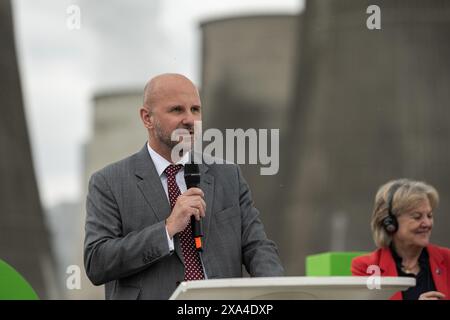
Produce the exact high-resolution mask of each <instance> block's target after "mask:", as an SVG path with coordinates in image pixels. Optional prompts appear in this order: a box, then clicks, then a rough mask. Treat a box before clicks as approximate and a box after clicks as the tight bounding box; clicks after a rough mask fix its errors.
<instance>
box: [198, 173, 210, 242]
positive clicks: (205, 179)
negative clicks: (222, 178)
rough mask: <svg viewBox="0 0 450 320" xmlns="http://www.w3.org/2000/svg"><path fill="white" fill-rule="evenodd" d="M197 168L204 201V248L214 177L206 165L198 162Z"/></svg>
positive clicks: (206, 238) (208, 227)
mask: <svg viewBox="0 0 450 320" xmlns="http://www.w3.org/2000/svg"><path fill="white" fill-rule="evenodd" d="M199 169H200V173H201V180H200V189H202V190H203V193H204V194H205V202H206V212H205V218H204V219H203V234H204V236H203V247H204V248H206V246H207V240H208V235H209V230H210V225H211V219H212V217H211V215H212V205H213V199H214V177H213V176H212V175H210V174H208V173H207V171H208V169H209V167H208V166H207V165H205V164H200V165H199Z"/></svg>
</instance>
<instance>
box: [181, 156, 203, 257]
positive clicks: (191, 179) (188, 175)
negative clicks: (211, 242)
mask: <svg viewBox="0 0 450 320" xmlns="http://www.w3.org/2000/svg"><path fill="white" fill-rule="evenodd" d="M184 180H185V181H186V187H187V188H188V189H189V188H199V187H200V169H199V167H198V164H196V163H193V161H192V163H186V164H185V165H184ZM191 227H192V235H193V236H194V241H195V248H196V249H197V251H203V245H202V237H203V227H202V220H200V221H197V219H195V216H191Z"/></svg>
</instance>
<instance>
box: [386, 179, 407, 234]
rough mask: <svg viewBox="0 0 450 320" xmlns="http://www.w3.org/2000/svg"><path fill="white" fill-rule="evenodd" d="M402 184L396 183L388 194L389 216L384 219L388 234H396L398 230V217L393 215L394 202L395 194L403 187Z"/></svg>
mask: <svg viewBox="0 0 450 320" xmlns="http://www.w3.org/2000/svg"><path fill="white" fill-rule="evenodd" d="M402 185H403V184H402V183H399V182H398V183H394V184H393V185H392V186H391V188H390V189H389V192H388V197H387V201H386V202H387V204H388V215H387V217H386V218H384V219H383V221H382V224H383V227H384V229H385V230H386V231H387V232H388V233H395V232H397V230H398V221H397V217H396V216H395V215H394V214H393V213H392V201H393V200H394V195H395V192H397V190H398V189H399V188H400V187H401V186H402Z"/></svg>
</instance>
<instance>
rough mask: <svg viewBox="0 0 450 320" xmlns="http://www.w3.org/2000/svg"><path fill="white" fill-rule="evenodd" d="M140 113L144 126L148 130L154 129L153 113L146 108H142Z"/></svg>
mask: <svg viewBox="0 0 450 320" xmlns="http://www.w3.org/2000/svg"><path fill="white" fill-rule="evenodd" d="M139 113H140V115H141V120H142V122H143V123H144V126H145V127H146V128H147V129H150V128H152V127H153V116H152V113H151V112H150V111H149V110H148V108H146V107H144V106H143V107H142V108H141V109H139Z"/></svg>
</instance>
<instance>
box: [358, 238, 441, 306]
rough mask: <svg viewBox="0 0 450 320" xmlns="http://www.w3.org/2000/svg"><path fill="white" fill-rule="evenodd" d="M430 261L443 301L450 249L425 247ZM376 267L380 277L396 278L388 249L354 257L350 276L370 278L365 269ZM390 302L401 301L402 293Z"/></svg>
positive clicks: (395, 269)
mask: <svg viewBox="0 0 450 320" xmlns="http://www.w3.org/2000/svg"><path fill="white" fill-rule="evenodd" d="M427 250H428V255H429V259H430V271H431V273H432V275H433V281H434V285H435V287H436V290H437V291H439V292H442V293H443V294H445V299H447V300H448V299H449V298H450V297H449V295H450V276H449V275H448V273H449V271H450V249H447V248H443V247H438V246H435V245H431V244H430V245H428V246H427ZM370 265H377V266H379V267H380V272H381V276H385V277H398V274H397V267H396V266H395V261H394V258H393V257H392V254H391V250H390V249H389V248H381V249H378V250H375V251H374V252H372V253H370V254H368V255H364V256H360V257H356V258H354V259H353V260H352V267H351V270H352V274H353V275H354V276H366V277H367V276H370V275H371V274H368V273H367V267H368V266H370ZM390 299H391V300H402V293H401V292H400V291H399V292H397V293H395V294H394V295H393V296H392V297H391V298H390Z"/></svg>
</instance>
